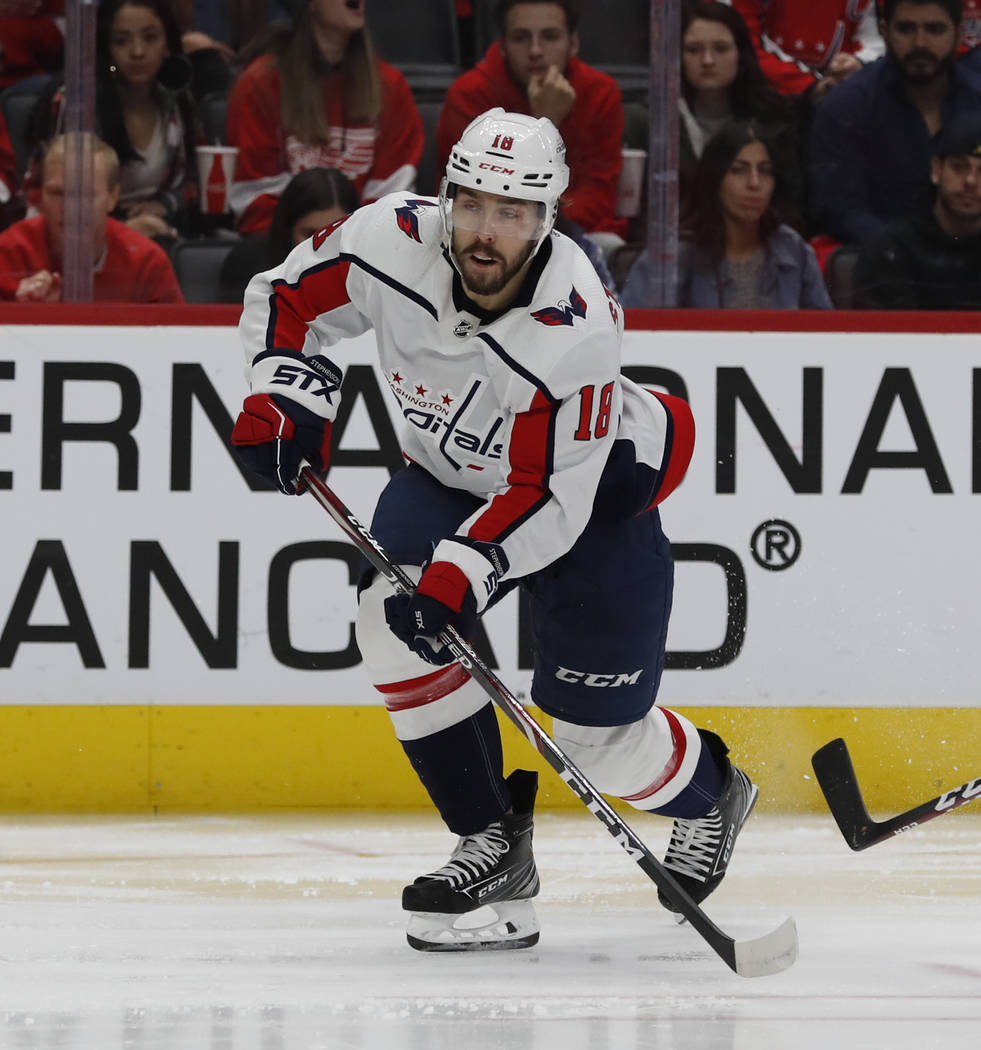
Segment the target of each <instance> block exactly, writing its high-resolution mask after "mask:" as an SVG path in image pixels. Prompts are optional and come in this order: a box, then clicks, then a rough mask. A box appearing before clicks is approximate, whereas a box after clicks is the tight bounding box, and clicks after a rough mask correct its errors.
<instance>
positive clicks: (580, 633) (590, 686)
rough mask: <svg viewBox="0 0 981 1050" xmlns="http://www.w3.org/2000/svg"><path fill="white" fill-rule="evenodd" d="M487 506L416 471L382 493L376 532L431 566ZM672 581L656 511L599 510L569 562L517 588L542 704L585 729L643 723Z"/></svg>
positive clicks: (657, 670)
mask: <svg viewBox="0 0 981 1050" xmlns="http://www.w3.org/2000/svg"><path fill="white" fill-rule="evenodd" d="M482 502H483V501H482V500H480V499H478V498H477V497H476V496H473V495H471V494H470V493H469V492H464V491H462V490H460V489H451V488H447V487H446V486H445V485H442V484H441V483H440V482H438V481H436V479H435V478H433V477H432V476H431V475H430V474H428V473H427V472H426V471H425V470H423V469H422V468H421V467H418V466H415V465H410V466H408V467H406V468H405V469H403V470H401V471H400V472H399V473H398V474H396V475H395V476H394V477H393V478H392V480H391V481H390V482H389V484H388V485H387V486H386V488H385V490H384V491H383V492H382V495H381V497H380V499H379V501H378V506H377V507H376V508H375V514H374V518H373V519H372V523H371V531H372V533H373V534H374V536H375V537H376V538H377V539H378V540H379V541H380V542H381V544H382V546H383V547H384V548H385V549H386V550H387V551H388V553H389V555H390V556H391V557H392V558H393V559H394V560H395V561H397V562H399V563H401V564H403V565H422V564H424V563H425V562H426V561H428V560H429V558H430V557H431V556H432V551H433V547H434V546H435V544H436V543H438V542H439V540H441V539H444V538H445V537H447V536H452V535H454V534H455V533H456V531H457V528H458V527H459V525H460V524H461V523H462V522H463V521H465V520H466V519H467V518H468V517H469V516H470V515H471V514H472V513H473V512H474V511H475V510H476V509H477V508H478V506H480V504H481V503H482ZM370 579H371V570H368V571H367V572H366V573H365V576H364V579H363V584H362V585H363V586H364V585H367V583H368V581H370ZM673 580H674V563H673V560H672V556H671V546H670V544H669V543H668V540H667V539H666V537H665V536H664V533H663V532H662V531H661V521H660V517H659V515H658V512H657V510H652V511H649V512H647V513H645V514H641V515H639V516H636V517H630V516H628V517H618V518H617V519H615V520H612V521H609V520H603V518H602V516H601V515H599V514H596V513H595V512H594V514H593V517H592V518H591V519H590V521H589V523H588V524H587V526H586V528H585V530H584V531H583V533H582V535H581V536H580V537H579V539H578V540H577V541H576V543H575V544H574V545H573V547H572V549H571V550H570V551H569V552H568V553H567V554H565V555H564V556H563V557H561V558H559V559H558V561H555V562H553V563H552V564H551V565H549V566H547V567H546V568H544V569H542V570H540V571H539V572H536V573H533V574H531V575H530V576H526V577H524V578H522V579H521V580H519V581H517V584H518V585H519V586H521V587H523V588H525V589H526V590H527V591H528V594H529V597H530V600H531V611H532V635H533V641H534V653H535V664H534V677H533V683H532V700H533V701H534V703H536V704H537V705H538V706H539V707H541V708H542V710H543V711H546V712H547V713H548V714H550V715H553V716H555V717H557V718H561V719H563V720H565V721H567V722H573V723H576V724H577V725H587V726H588V725H597V726H610V725H625V724H627V723H630V722H635V721H637V720H638V719H640V718H642V717H643V716H644V714H646V712H647V711H648V710H650V708H651V706H652V705H653V703H654V699H655V697H656V695H657V689H658V685H659V683H660V680H661V671H662V670H663V668H664V647H665V639H666V636H667V629H668V618H669V616H670V612H671V593H672V587H673ZM511 586H512V587H513V586H514V584H512V585H511ZM510 589H511V588H510V587H507V586H502V587H501V589H500V592H499V593H498V594H497V595H496V596H495V599H494V600H495V601H497V600H499V599H500V598H501V597H503V594H504V593H506V592H507V591H508V590H510Z"/></svg>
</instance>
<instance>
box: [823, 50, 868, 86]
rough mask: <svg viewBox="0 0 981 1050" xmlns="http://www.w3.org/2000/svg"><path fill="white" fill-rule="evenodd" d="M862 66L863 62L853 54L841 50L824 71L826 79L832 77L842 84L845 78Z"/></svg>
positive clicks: (835, 81)
mask: <svg viewBox="0 0 981 1050" xmlns="http://www.w3.org/2000/svg"><path fill="white" fill-rule="evenodd" d="M861 68H862V63H861V62H860V61H859V60H858V59H857V58H856V57H855V56H854V55H852V54H849V53H848V52H847V51H839V52H838V54H837V55H835V57H834V58H833V59H831V61H830V62H829V63H828V68H827V69H826V70H825V71H824V76H825V79H827V78H829V77H830V78H831V80H832V81H834V83H836V84H840V83H841V82H842V81H843V80H847V79H848V78H849V77H850V76H851V75H852V73H857V72H858V71H859V70H860V69H861Z"/></svg>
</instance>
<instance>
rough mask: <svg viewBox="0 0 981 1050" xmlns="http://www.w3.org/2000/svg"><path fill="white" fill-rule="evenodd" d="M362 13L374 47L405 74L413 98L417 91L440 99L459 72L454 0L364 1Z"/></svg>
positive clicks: (418, 93) (458, 41) (417, 93)
mask: <svg viewBox="0 0 981 1050" xmlns="http://www.w3.org/2000/svg"><path fill="white" fill-rule="evenodd" d="M410 7H411V9H410ZM365 16H366V19H367V24H368V30H369V32H370V33H371V39H372V41H373V42H374V45H375V49H376V50H377V52H378V54H379V55H380V56H381V58H383V59H384V60H385V61H386V62H388V63H389V64H390V65H393V66H395V68H396V69H398V70H399V71H400V72H401V73H402V74H403V76H405V78H406V80H408V82H409V85H410V86H411V88H412V91H413V94H414V95H415V96H416V101H417V102H418V98H419V95H420V94H422V95H425V96H426V97H428V98H433V99H435V98H439V99H440V100H441V99H442V98H443V96H444V95H445V93H446V89H447V88H448V87H449V85H450V84H451V83H452V82H453V80H455V79H456V77H458V76H459V75H460V72H461V67H460V39H459V35H458V29H457V20H456V4H455V0H428V2H427V3H424V4H413V5H410V6H407V5H405V4H394V3H386V4H380V3H374V4H368V5H367V7H366V9H365Z"/></svg>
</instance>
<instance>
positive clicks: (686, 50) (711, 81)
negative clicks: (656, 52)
mask: <svg viewBox="0 0 981 1050" xmlns="http://www.w3.org/2000/svg"><path fill="white" fill-rule="evenodd" d="M681 70H682V77H681V100H680V102H679V109H680V116H681V120H680V140H681V141H680V153H679V174H678V182H679V194H680V215H681V222H682V224H685V223H686V221H687V218H688V213H689V209H690V207H691V200H690V197H691V188H692V180H693V177H694V172H695V166H696V163H697V161H698V158H699V157H700V156H701V153H702V150H703V149H704V148H705V143H706V142H707V141H708V140H709V139H710V138H711V137H712V135H713V134H714V133H715V132H716V131H718V130H719V129H720V128H722V127H723V126H724V125H725V124H727V123H728V122H729V121H730V120H750V119H752V120H755V121H756V122H757V124H759V125H763V126H766V127H767V128H768V130H769V135H768V138H769V140H770V142H771V144H772V148H773V149H774V150H775V151H777V153H778V154H779V156H778V158H777V162H778V164H779V167H780V169H781V171H782V172H783V177H784V186H785V193H786V203H787V204H788V205H789V206H790V207H791V209H792V212H793V214H794V217H795V218H797V219H799V218H800V216H801V214H802V212H803V207H804V199H803V196H804V191H803V174H802V167H803V165H802V162H801V159H800V151H801V147H800V143H799V140H798V137H797V133H796V117H797V112H796V111H797V109H798V108H799V107H798V106H797V104H796V102H795V101H794V100H792V99H788V98H784V97H783V96H781V95H779V94H777V92H776V91H774V89H773V88H772V87H771V86H770V84H769V82H768V81H767V79H766V77H765V76H764V75H763V71H762V70H761V69H760V65H759V62H758V61H757V58H756V52H755V51H754V50H753V42H752V39H751V37H750V35H749V29H748V28H747V26H746V23H745V22H744V21H743V18H742V16H741V15H740V14H739V12H738V11H736V10H735V9H734V8H732V7H730V6H729V5H728V4H724V3H716V2H714V0H688V2H686V3H685V5H684V6H683V7H682V14H681Z"/></svg>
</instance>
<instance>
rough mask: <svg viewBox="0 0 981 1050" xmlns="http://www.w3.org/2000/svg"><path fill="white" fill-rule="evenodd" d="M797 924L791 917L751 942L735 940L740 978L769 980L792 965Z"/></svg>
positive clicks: (796, 945)
mask: <svg viewBox="0 0 981 1050" xmlns="http://www.w3.org/2000/svg"><path fill="white" fill-rule="evenodd" d="M797 947H798V941H797V924H796V923H795V922H794V920H793V919H792V918H790V919H785V920H784V922H783V923H782V924H781V925H780V926H778V927H777V928H776V929H775V930H771V931H770V933H765V934H764V935H763V936H762V937H757V938H755V939H754V940H751V941H737V942H736V945H735V956H736V960H735V962H736V964H735V966H734V967H733V968H734V969H735V971H736V973H738V974H739V976H740V977H769V976H770V975H771V974H774V973H781V972H782V971H783V970H786V969H788V968H789V967H791V966H793V964H794V963H795V962H796V961H797Z"/></svg>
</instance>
